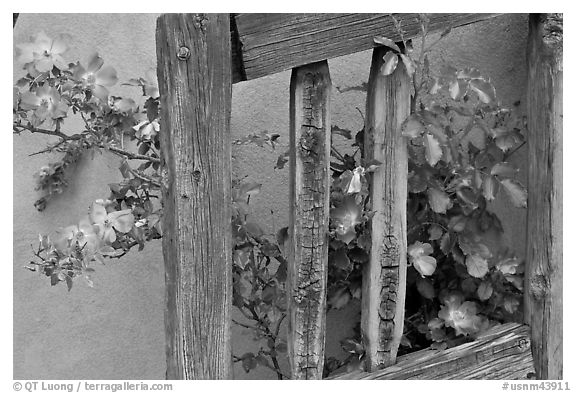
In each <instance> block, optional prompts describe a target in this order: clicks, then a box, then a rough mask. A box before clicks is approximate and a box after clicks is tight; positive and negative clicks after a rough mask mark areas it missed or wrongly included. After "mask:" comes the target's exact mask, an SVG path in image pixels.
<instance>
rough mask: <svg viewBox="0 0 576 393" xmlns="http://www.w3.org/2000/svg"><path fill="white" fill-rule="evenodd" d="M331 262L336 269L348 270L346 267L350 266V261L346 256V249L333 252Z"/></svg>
mask: <svg viewBox="0 0 576 393" xmlns="http://www.w3.org/2000/svg"><path fill="white" fill-rule="evenodd" d="M331 262H332V263H333V265H334V266H336V267H337V268H338V269H343V270H345V269H348V267H349V266H350V259H349V258H348V255H347V254H346V249H345V248H339V249H338V250H336V251H334V253H333V254H332V258H331Z"/></svg>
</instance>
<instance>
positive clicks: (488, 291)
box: [476, 281, 494, 300]
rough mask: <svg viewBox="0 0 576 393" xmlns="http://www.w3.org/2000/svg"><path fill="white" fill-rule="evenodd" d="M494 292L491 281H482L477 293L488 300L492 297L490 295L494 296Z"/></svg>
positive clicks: (481, 298) (482, 298)
mask: <svg viewBox="0 0 576 393" xmlns="http://www.w3.org/2000/svg"><path fill="white" fill-rule="evenodd" d="M493 292H494V289H493V288H492V284H490V282H488V281H482V282H481V283H480V285H479V286H478V290H477V291H476V294H477V295H478V299H480V300H488V299H490V296H492V293H493Z"/></svg>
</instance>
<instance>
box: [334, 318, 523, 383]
mask: <svg viewBox="0 0 576 393" xmlns="http://www.w3.org/2000/svg"><path fill="white" fill-rule="evenodd" d="M529 373H534V365H533V363H532V353H531V350H530V331H529V327H528V326H525V325H518V324H516V323H507V324H504V325H499V326H495V327H493V328H492V329H490V330H488V331H487V332H486V333H484V334H483V335H482V336H480V337H478V339H477V340H476V341H473V342H470V343H466V344H462V345H459V346H457V347H454V348H450V349H447V350H445V351H434V350H430V349H423V350H421V351H417V352H413V353H410V354H408V355H404V356H401V357H399V358H398V362H397V363H396V364H395V365H394V366H391V367H388V368H385V369H383V370H380V371H376V372H373V373H367V372H364V371H354V372H352V373H346V374H341V375H338V376H335V377H333V378H329V379H400V380H404V379H508V380H509V379H527V376H528V374H529Z"/></svg>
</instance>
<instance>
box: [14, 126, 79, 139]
mask: <svg viewBox="0 0 576 393" xmlns="http://www.w3.org/2000/svg"><path fill="white" fill-rule="evenodd" d="M18 127H20V128H22V129H21V130H19V129H18ZM12 129H13V130H14V131H15V132H16V133H17V134H19V133H21V132H22V131H24V130H27V131H30V132H31V133H33V134H45V135H52V136H57V137H59V138H62V139H64V140H78V139H80V138H82V135H81V134H74V135H67V134H64V133H63V132H61V131H58V130H47V129H45V128H36V127H32V126H25V125H22V124H19V125H14V126H13V127H12Z"/></svg>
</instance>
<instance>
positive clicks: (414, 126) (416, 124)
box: [402, 115, 425, 139]
mask: <svg viewBox="0 0 576 393" xmlns="http://www.w3.org/2000/svg"><path fill="white" fill-rule="evenodd" d="M424 130H425V128H424V125H423V124H422V123H421V122H420V120H418V119H417V118H416V117H414V115H412V116H410V117H409V118H408V119H406V121H405V122H404V124H403V125H402V136H405V137H408V138H411V139H414V138H416V137H418V136H420V135H422V133H423V132H424Z"/></svg>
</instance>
